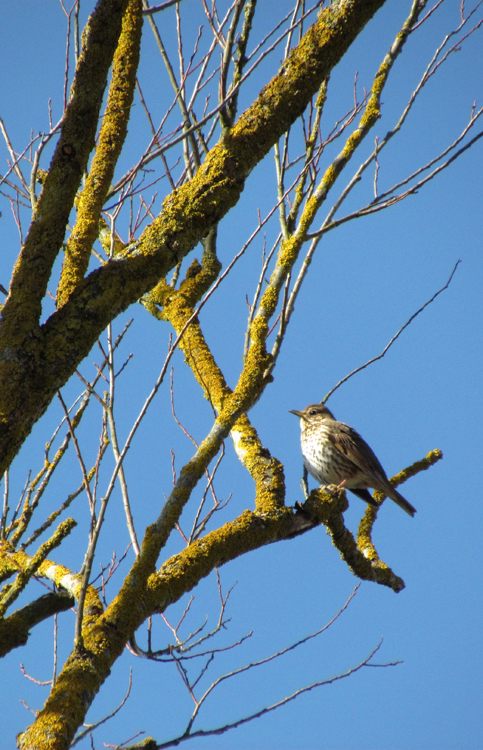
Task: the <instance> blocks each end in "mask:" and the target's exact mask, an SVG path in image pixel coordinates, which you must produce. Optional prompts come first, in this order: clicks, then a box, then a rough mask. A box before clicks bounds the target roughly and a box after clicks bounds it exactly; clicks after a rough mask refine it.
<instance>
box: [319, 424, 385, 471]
mask: <svg viewBox="0 0 483 750" xmlns="http://www.w3.org/2000/svg"><path fill="white" fill-rule="evenodd" d="M330 441H331V442H332V443H333V445H334V446H335V447H336V448H337V450H339V451H340V452H341V453H343V454H344V456H346V457H347V458H348V459H349V460H350V461H352V463H354V464H355V465H356V466H358V467H359V469H361V470H362V471H364V472H365V473H366V474H372V475H373V476H375V477H378V476H380V477H383V478H384V479H387V477H386V472H385V471H384V469H383V468H382V466H381V464H380V463H379V460H378V458H377V456H376V455H375V453H374V452H373V451H372V449H371V448H370V447H369V446H368V445H367V443H366V441H365V440H364V439H363V438H361V436H360V435H359V433H358V432H356V431H355V430H354V429H353V428H352V427H349V425H348V424H344V422H337V429H336V430H334V431H333V432H332V433H331V434H330Z"/></svg>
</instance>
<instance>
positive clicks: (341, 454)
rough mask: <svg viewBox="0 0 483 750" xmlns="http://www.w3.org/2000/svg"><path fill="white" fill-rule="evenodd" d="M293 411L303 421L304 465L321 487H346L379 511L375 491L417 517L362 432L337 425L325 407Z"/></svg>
mask: <svg viewBox="0 0 483 750" xmlns="http://www.w3.org/2000/svg"><path fill="white" fill-rule="evenodd" d="M290 411H291V413H292V414H295V415H296V416H297V417H300V429H301V437H300V441H301V444H302V454H303V458H304V464H305V466H306V468H307V471H308V472H309V474H311V475H312V476H313V477H314V478H315V479H316V480H317V481H318V482H319V483H320V484H321V485H325V486H327V485H333V484H335V485H337V486H338V487H345V488H347V489H348V490H350V491H351V492H353V493H354V495H357V496H358V497H360V498H362V499H363V500H365V501H366V503H369V504H370V505H375V506H376V507H377V505H378V503H377V502H376V501H375V500H374V498H373V497H372V495H371V494H370V492H368V487H372V488H373V489H375V490H378V491H379V492H383V493H384V494H385V495H387V497H390V498H391V500H394V502H395V503H397V504H398V505H399V507H400V508H402V509H403V510H405V511H406V513H409V515H410V516H414V514H415V513H416V508H413V506H412V505H411V504H410V503H408V501H407V500H405V498H404V497H403V496H402V495H400V494H399V492H397V490H395V489H394V487H393V486H392V485H391V484H389V481H388V478H387V476H386V472H385V471H384V469H383V468H382V466H381V464H380V463H379V461H378V459H377V458H376V456H375V455H374V453H373V452H372V450H371V449H370V448H369V446H368V445H367V443H366V441H365V440H363V439H362V438H361V436H360V435H359V433H358V432H356V431H355V430H354V429H352V427H349V425H347V424H344V423H343V422H337V420H336V419H335V417H334V415H333V414H332V412H331V411H330V410H329V409H328V408H327V407H326V406H324V405H323V404H310V406H307V407H306V408H305V409H304V410H303V411H294V410H292V409H291V410H290Z"/></svg>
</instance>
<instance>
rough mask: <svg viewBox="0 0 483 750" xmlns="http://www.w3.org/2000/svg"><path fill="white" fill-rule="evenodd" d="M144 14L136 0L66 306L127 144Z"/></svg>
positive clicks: (66, 276)
mask: <svg viewBox="0 0 483 750" xmlns="http://www.w3.org/2000/svg"><path fill="white" fill-rule="evenodd" d="M141 30H142V15H141V5H140V2H139V0H130V2H129V4H128V7H127V9H126V12H125V14H124V16H123V21H122V33H121V36H120V37H119V43H118V45H117V49H116V54H115V55H114V61H113V70H112V78H111V83H110V87H109V96H108V99H107V105H106V111H105V113H104V117H103V119H102V127H101V130H100V133H99V138H98V143H97V146H96V150H95V154H94V157H93V159H92V163H91V165H90V168H89V174H88V176H87V179H86V183H85V186H84V189H83V190H82V193H81V195H80V197H79V200H78V202H77V220H76V223H75V225H74V228H73V230H72V234H71V236H70V237H69V240H68V242H67V245H66V248H65V256H64V263H63V266H62V273H61V277H60V282H59V286H58V289H57V306H58V307H60V306H61V305H63V304H64V303H65V302H66V301H67V299H68V298H69V296H70V294H71V293H72V291H73V290H74V289H75V288H76V287H77V286H78V284H79V282H80V281H81V280H82V279H83V278H84V276H85V274H86V271H87V267H88V265H89V260H90V257H91V250H92V246H93V244H94V242H95V240H96V237H97V235H98V226H99V216H100V213H101V209H102V206H103V205H104V201H105V198H106V195H107V192H108V190H109V188H110V186H111V182H112V178H113V175H114V168H115V166H116V162H117V160H118V158H119V155H120V153H121V149H122V147H123V145H124V140H125V138H126V134H127V125H128V122H129V115H130V112H131V104H132V100H133V96H134V89H135V86H136V71H137V67H138V63H139V50H140V44H141Z"/></svg>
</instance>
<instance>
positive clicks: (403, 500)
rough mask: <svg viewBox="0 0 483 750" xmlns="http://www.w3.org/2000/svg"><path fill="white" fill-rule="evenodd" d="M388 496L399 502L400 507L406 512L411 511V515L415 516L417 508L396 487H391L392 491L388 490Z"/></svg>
mask: <svg viewBox="0 0 483 750" xmlns="http://www.w3.org/2000/svg"><path fill="white" fill-rule="evenodd" d="M387 496H388V497H390V498H391V500H394V502H395V503H397V504H398V505H399V507H400V508H402V509H403V510H405V511H406V513H409V515H410V516H413V517H414V514H415V513H416V508H414V507H413V506H412V505H411V503H408V501H407V500H406V498H404V497H403V496H402V495H401V494H400V493H399V492H398V491H397V490H395V489H394V487H391V492H388V493H387Z"/></svg>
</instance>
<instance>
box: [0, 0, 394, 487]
mask: <svg viewBox="0 0 483 750" xmlns="http://www.w3.org/2000/svg"><path fill="white" fill-rule="evenodd" d="M106 2H107V0H106ZM384 2H385V0H341V1H340V2H337V3H333V4H332V5H330V6H329V7H327V8H325V9H323V10H322V11H321V13H320V16H319V19H318V21H317V22H316V23H315V24H314V25H313V26H312V27H311V28H310V29H309V30H308V32H307V33H306V34H305V36H304V37H303V38H302V40H301V42H300V44H299V45H298V46H297V47H296V48H295V49H294V50H293V51H292V53H291V54H290V56H289V58H288V59H287V60H286V61H285V62H284V63H283V65H282V68H281V70H280V72H279V73H278V74H277V75H276V76H275V77H274V78H273V79H272V81H271V82H270V83H269V84H268V85H267V86H266V87H265V88H264V89H263V90H262V91H261V93H260V95H259V97H258V98H257V100H256V101H255V103H254V104H253V105H252V106H251V107H249V109H248V110H247V111H246V112H245V113H244V114H243V115H242V116H241V117H240V119H239V121H238V123H237V124H236V125H235V126H234V128H233V129H232V131H231V132H230V133H229V135H227V136H226V137H225V139H224V140H223V141H222V142H221V143H220V144H218V146H216V147H215V148H214V149H213V150H212V151H211V152H210V154H209V155H208V156H207V158H206V161H205V162H204V164H203V165H202V166H201V168H200V169H199V170H198V172H197V174H196V175H195V176H194V178H193V179H192V180H191V181H190V182H189V183H188V184H186V185H185V186H183V187H182V188H181V189H180V190H178V191H177V192H175V193H173V194H172V195H171V196H169V197H168V198H167V199H166V200H165V202H164V205H163V210H162V213H161V215H160V216H159V217H158V218H157V219H156V220H155V221H154V222H153V223H152V225H151V226H150V227H149V228H148V229H147V230H146V231H145V232H144V233H143V235H142V237H141V238H140V240H139V242H138V243H135V245H134V246H132V247H131V248H130V252H128V253H127V255H126V257H125V258H122V259H119V260H117V259H116V260H112V261H110V262H109V263H108V264H106V265H105V266H103V267H102V268H99V269H97V270H96V271H94V272H93V273H92V274H90V275H89V276H88V277H87V279H85V280H84V281H83V282H81V284H80V285H79V286H78V287H77V288H76V290H75V291H74V292H73V294H72V296H71V298H70V299H69V301H68V302H67V303H66V304H65V305H64V306H63V307H62V308H61V309H60V310H58V311H57V312H56V313H54V314H53V315H52V316H51V318H50V319H49V320H48V321H47V323H46V324H45V325H44V326H42V328H41V331H40V339H39V340H38V341H35V340H34V342H32V343H29V346H28V347H27V346H26V344H25V341H24V345H25V349H24V350H22V351H21V352H20V351H19V340H18V338H17V337H16V336H15V337H14V336H13V333H12V328H11V327H10V329H8V330H10V338H9V337H8V336H7V335H5V338H3V339H2V338H1V336H0V347H1V345H2V343H4V344H5V345H6V344H8V343H9V342H10V345H9V349H8V356H5V354H6V353H5V354H4V359H3V361H0V394H1V395H0V407H1V412H2V413H3V419H2V423H1V425H0V427H1V432H0V474H1V473H3V471H4V469H5V467H6V466H8V464H9V463H10V461H11V459H12V458H13V456H14V455H15V454H16V452H17V451H18V449H19V447H20V445H21V444H22V442H23V440H24V439H25V437H26V435H27V434H28V433H29V431H30V430H31V428H32V426H33V424H34V423H35V421H36V420H37V419H38V418H39V417H40V416H41V415H42V413H43V412H44V411H45V409H46V408H47V406H48V404H49V403H50V401H51V400H52V397H53V395H54V393H55V392H56V391H57V390H58V389H59V387H61V386H62V385H63V384H64V383H65V382H66V380H67V379H68V378H69V376H70V375H71V374H72V372H73V371H74V370H75V368H76V367H77V365H78V364H79V362H80V361H81V360H82V359H83V358H84V357H85V356H86V355H87V354H88V352H89V350H90V349H91V347H92V345H93V344H94V342H95V340H96V339H97V337H98V336H99V334H100V333H101V331H102V330H104V329H105V327H106V325H107V324H108V323H109V322H110V321H111V320H112V319H113V318H114V317H116V315H118V314H119V313H120V312H122V311H123V310H125V309H126V308H127V307H128V306H129V305H130V304H132V303H133V302H135V301H136V300H137V299H139V297H140V296H141V295H142V294H144V293H145V292H146V291H148V290H149V289H151V288H152V287H153V286H154V285H155V284H156V283H157V282H158V281H159V279H160V278H163V277H164V276H166V274H167V273H168V272H169V271H170V269H172V268H173V267H174V266H176V264H177V263H179V261H180V260H181V259H182V258H183V257H185V255H186V254H187V253H188V252H189V251H190V250H191V249H192V248H193V247H194V246H195V245H196V243H197V242H198V241H200V240H201V239H202V238H203V237H204V236H206V235H207V234H208V232H209V230H210V229H211V227H213V226H214V225H215V224H217V223H218V222H219V220H220V219H221V218H222V216H224V215H225V214H226V213H227V211H228V210H229V209H230V208H232V207H233V206H234V205H235V203H236V202H237V201H238V199H239V197H240V194H241V192H242V190H243V187H244V184H245V180H246V178H247V176H248V175H249V174H250V172H251V171H252V169H253V168H254V167H255V166H256V164H258V163H259V162H260V160H261V159H262V158H263V157H264V156H265V155H266V154H267V152H268V151H269V149H270V148H271V146H272V145H273V144H274V143H275V142H276V141H277V140H278V138H279V137H280V136H281V135H282V134H283V133H284V132H285V131H286V129H287V128H288V127H290V125H291V124H292V123H293V122H294V121H295V120H296V119H297V117H299V115H300V114H301V113H302V112H303V110H304V108H305V107H306V106H307V104H308V103H309V101H310V99H311V98H312V96H313V95H314V94H316V93H317V91H318V89H319V87H320V85H321V83H322V81H323V80H324V79H325V78H326V77H327V75H328V74H329V72H330V71H331V69H332V68H333V67H334V65H335V64H336V63H337V62H338V61H339V60H340V59H341V57H342V56H343V55H344V53H345V52H346V50H347V49H348V47H349V46H350V44H351V43H352V42H353V40H354V39H355V38H356V36H357V35H358V34H359V33H360V31H361V30H362V29H363V27H364V26H365V24H366V23H367V22H368V21H369V20H370V18H371V17H372V16H373V15H374V13H375V12H376V10H378V8H380V7H381V6H382V5H383V4H384ZM63 138H64V136H62V138H61V143H64V140H63ZM54 161H55V160H54ZM79 179H80V175H79ZM77 185H78V182H77V183H76V185H75V187H76V188H77ZM70 192H71V193H73V192H75V191H72V190H71V191H70ZM69 194H70V193H69ZM73 199H74V195H73V194H72V201H73ZM67 213H68V212H67ZM64 219H65V221H64V223H63V227H64V226H65V223H66V220H67V219H66V218H65V217H64ZM62 233H63V228H62ZM56 237H57V235H56ZM61 241H62V238H57V239H56V242H57V247H58V246H59V244H60V242H61ZM55 244H56V243H52V242H51V243H50V245H51V246H52V248H53V245H55ZM50 267H51V263H50V265H49V272H50ZM44 277H45V283H42V284H41V286H43V289H45V284H46V280H47V278H48V275H45V274H44ZM13 291H14V290H13V289H12V294H13ZM15 292H16V293H18V292H19V289H18V288H17V287H15ZM35 298H36V299H37V303H36V305H37V306H36V312H35V315H33V316H32V315H31V316H30V318H28V324H26V325H25V326H24V328H25V329H27V328H31V327H32V325H35V322H36V320H38V315H39V314H40V310H39V304H38V301H39V296H38V294H36V297H35ZM22 299H23V297H22ZM16 304H17V303H16ZM18 304H20V303H18ZM27 307H29V305H27ZM23 315H25V314H23ZM27 317H28V316H27ZM25 332H26V330H25Z"/></svg>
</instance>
